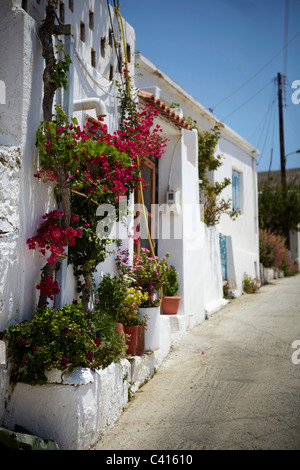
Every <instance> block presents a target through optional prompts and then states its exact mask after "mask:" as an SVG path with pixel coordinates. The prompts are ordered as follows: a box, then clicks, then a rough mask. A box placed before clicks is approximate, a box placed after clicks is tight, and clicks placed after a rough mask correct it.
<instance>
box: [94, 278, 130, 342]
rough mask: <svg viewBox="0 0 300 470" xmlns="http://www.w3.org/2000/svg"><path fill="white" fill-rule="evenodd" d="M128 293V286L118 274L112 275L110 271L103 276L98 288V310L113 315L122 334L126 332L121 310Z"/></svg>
mask: <svg viewBox="0 0 300 470" xmlns="http://www.w3.org/2000/svg"><path fill="white" fill-rule="evenodd" d="M126 294H127V289H126V286H125V285H124V284H123V283H122V282H120V280H119V279H118V278H117V277H116V276H114V277H112V276H111V275H110V274H109V273H107V274H105V275H104V276H103V278H102V280H101V282H100V284H99V286H98V289H97V300H96V310H98V311H100V312H101V313H104V314H108V315H110V316H112V317H113V318H114V320H115V321H116V323H117V329H118V331H119V333H120V334H122V333H124V328H123V323H122V321H121V320H120V318H119V312H120V309H121V307H122V302H123V300H124V299H125V297H126Z"/></svg>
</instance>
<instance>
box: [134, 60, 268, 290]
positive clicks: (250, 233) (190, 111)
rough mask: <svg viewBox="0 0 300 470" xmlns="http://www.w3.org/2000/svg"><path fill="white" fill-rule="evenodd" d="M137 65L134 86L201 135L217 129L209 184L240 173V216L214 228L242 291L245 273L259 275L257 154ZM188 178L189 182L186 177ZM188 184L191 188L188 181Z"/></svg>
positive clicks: (160, 75) (228, 192) (162, 78)
mask: <svg viewBox="0 0 300 470" xmlns="http://www.w3.org/2000/svg"><path fill="white" fill-rule="evenodd" d="M136 61H137V63H139V70H140V71H141V76H139V77H137V84H138V86H139V87H140V88H141V89H145V90H148V91H149V92H152V93H154V92H155V93H156V96H157V97H159V98H160V99H161V100H162V101H163V102H165V103H166V104H167V105H170V104H171V103H179V105H180V107H181V108H182V110H183V115H184V116H185V117H186V118H187V117H189V118H191V119H192V120H193V121H195V122H196V125H197V127H198V129H199V131H200V132H203V131H205V130H210V129H212V128H213V127H214V126H215V125H219V127H220V130H221V139H220V141H219V144H218V148H217V153H219V154H222V155H223V156H224V159H223V165H222V166H221V167H220V169H219V170H218V171H217V172H215V173H214V174H213V175H211V178H212V180H218V181H222V180H223V179H224V177H225V176H226V177H228V178H230V180H231V178H232V168H234V169H236V170H238V171H241V172H242V174H243V188H242V193H243V194H242V198H243V210H242V215H241V216H240V217H239V218H238V219H237V220H236V221H232V220H231V219H230V218H229V217H228V216H226V215H224V216H222V218H221V221H220V224H219V225H218V226H217V229H218V231H219V232H221V233H223V234H225V235H227V236H228V237H231V238H229V240H228V241H229V243H228V273H229V281H230V283H231V284H232V288H234V289H239V290H241V287H242V279H243V274H244V272H247V273H248V274H249V275H251V276H256V275H259V249H258V214H257V210H258V209H257V175H256V161H255V156H254V157H253V156H252V152H253V155H256V154H257V152H256V150H255V149H254V148H253V147H252V146H251V145H250V144H248V143H247V142H245V141H244V139H242V138H241V137H240V136H238V135H237V134H236V133H235V132H234V131H233V130H231V129H229V128H228V127H227V126H225V125H224V124H223V123H222V122H220V121H219V120H218V119H217V118H216V117H215V116H214V115H213V114H212V113H210V112H209V111H208V110H206V109H205V108H204V107H203V106H202V105H201V104H200V103H199V102H197V101H196V100H195V99H194V98H193V97H192V96H191V95H189V94H188V90H187V91H186V90H183V89H182V88H181V87H180V86H179V85H178V84H176V83H175V82H174V81H173V80H172V79H171V78H170V77H168V76H167V75H166V74H165V73H164V72H162V71H161V70H159V69H157V67H156V66H155V65H154V64H153V63H151V62H150V61H149V60H148V59H147V58H145V57H144V56H143V55H142V54H140V53H139V54H137V55H136ZM187 177H188V178H189V176H187ZM187 181H188V182H189V184H192V183H191V181H192V180H191V179H188V180H187ZM221 197H224V198H225V199H227V198H231V197H232V186H231V185H230V186H229V187H228V188H226V189H225V190H224V191H223V193H222V195H221ZM209 240H210V238H208V240H206V243H208V244H209V243H211V241H209ZM208 246H209V245H208ZM215 250H216V251H215V255H213V256H212V258H211V259H210V261H209V265H207V266H209V267H208V270H210V269H211V266H216V257H219V254H217V251H219V247H218V243H217V242H216V243H215ZM206 253H207V252H206V251H205V252H204V253H203V256H204V257H205V255H206ZM186 259H187V260H188V256H187V258H186ZM202 261H203V260H202ZM187 262H188V261H187ZM217 279H219V278H218V275H217V274H216V277H215V280H216V283H217V284H219V281H217ZM213 285H214V283H213ZM217 292H219V286H218V287H216V291H215V296H216V298H219V294H218V293H217Z"/></svg>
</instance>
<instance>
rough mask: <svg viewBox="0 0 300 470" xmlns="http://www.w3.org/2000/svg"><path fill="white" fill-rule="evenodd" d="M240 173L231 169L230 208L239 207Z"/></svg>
mask: <svg viewBox="0 0 300 470" xmlns="http://www.w3.org/2000/svg"><path fill="white" fill-rule="evenodd" d="M239 183H240V175H239V173H238V172H237V171H235V170H232V210H234V211H236V210H237V209H239V207H240V197H239V196H240V184H239Z"/></svg>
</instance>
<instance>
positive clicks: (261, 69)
mask: <svg viewBox="0 0 300 470" xmlns="http://www.w3.org/2000/svg"><path fill="white" fill-rule="evenodd" d="M299 34H300V31H298V33H296V34H295V35H294V36H293V37H292V39H290V40H289V41H288V42H287V43H286V44H285V45H284V47H283V48H282V49H280V51H278V52H277V53H276V54H275V55H274V56H273V57H272V58H271V59H270V60H269V61H268V62H266V63H265V65H263V67H261V68H260V69H259V70H258V71H257V72H256V73H255V74H253V75H252V76H251V77H250V78H249V79H248V80H246V81H245V82H244V83H243V84H242V85H240V86H239V87H238V88H236V90H234V91H233V92H232V93H230V94H229V95H227V96H225V98H223V99H222V100H220V101H218V102H217V103H216V104H215V105H214V106H213V107H212V110H214V109H215V108H216V107H217V106H219V104H221V103H223V102H224V101H225V100H227V99H228V98H231V96H233V95H234V94H235V93H237V92H238V91H239V90H241V89H242V88H243V87H244V86H246V85H247V84H248V83H249V82H251V81H252V80H253V79H254V78H255V77H257V75H259V74H260V73H261V72H262V71H263V70H264V69H265V68H266V67H267V66H268V65H269V64H271V62H273V60H275V59H276V57H278V56H279V55H280V54H281V53H282V51H284V50H285V49H286V48H287V47H288V46H289V45H290V44H291V42H292V41H294V40H295V39H296V37H297V36H299Z"/></svg>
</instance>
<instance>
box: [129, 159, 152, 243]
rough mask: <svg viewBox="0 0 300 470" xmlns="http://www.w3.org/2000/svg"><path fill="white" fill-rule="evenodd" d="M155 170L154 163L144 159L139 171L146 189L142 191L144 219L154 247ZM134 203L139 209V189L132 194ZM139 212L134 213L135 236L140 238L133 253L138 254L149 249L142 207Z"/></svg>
mask: <svg viewBox="0 0 300 470" xmlns="http://www.w3.org/2000/svg"><path fill="white" fill-rule="evenodd" d="M155 173H156V168H155V163H153V162H152V161H150V160H148V159H145V161H144V162H143V168H142V170H141V176H142V178H144V180H145V181H146V183H144V185H145V184H146V187H145V189H144V191H143V198H144V204H145V211H146V217H147V222H148V228H149V232H150V236H151V239H152V245H153V246H154V240H155V210H154V209H153V208H154V204H155V199H156V198H155V192H156V186H155V184H156V183H155V181H156V178H155V176H156V174H155ZM134 203H135V204H137V206H136V208H137V209H138V208H139V206H138V205H139V204H142V198H141V192H140V189H136V190H135V193H134ZM140 209H141V210H137V211H136V213H135V217H134V218H135V224H134V228H135V235H137V236H140V237H141V238H139V239H138V240H137V243H136V244H135V251H136V252H139V251H140V249H141V248H148V249H150V245H149V240H148V236H147V227H146V224H145V219H144V212H143V209H142V206H141V207H140Z"/></svg>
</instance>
